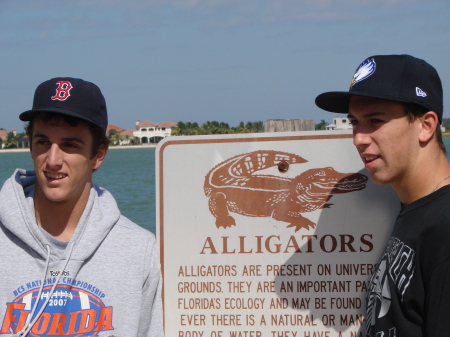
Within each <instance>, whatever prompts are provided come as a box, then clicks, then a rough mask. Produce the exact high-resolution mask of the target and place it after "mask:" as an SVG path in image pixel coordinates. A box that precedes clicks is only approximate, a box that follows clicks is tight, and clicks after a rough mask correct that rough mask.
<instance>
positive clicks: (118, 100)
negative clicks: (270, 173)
mask: <svg viewBox="0 0 450 337" xmlns="http://www.w3.org/2000/svg"><path fill="white" fill-rule="evenodd" d="M449 18H450V1H448V0H436V1H427V0H422V1H420V0H419V1H416V0H134V1H133V0H71V1H56V0H21V1H17V0H0V60H1V67H2V69H1V76H0V100H1V105H0V128H4V129H6V130H9V131H11V130H12V129H13V128H16V129H17V131H18V132H23V123H22V122H21V121H20V120H19V119H18V115H19V114H20V113H21V112H23V111H25V110H28V109H30V108H31V106H32V100H33V95H34V90H35V88H36V87H37V86H38V85H39V84H40V83H41V82H43V81H45V80H48V79H51V78H53V77H59V76H69V77H77V78H82V79H84V80H87V81H91V82H93V83H95V84H97V85H98V86H99V87H100V89H101V90H102V92H103V94H104V96H105V99H106V104H107V108H108V114H109V123H110V124H114V125H117V126H120V127H122V128H125V129H130V128H134V126H135V121H136V119H140V120H142V121H144V120H149V121H152V122H154V123H161V122H164V121H171V122H178V121H184V122H197V123H199V124H202V123H204V122H206V121H219V122H225V123H228V124H229V125H230V126H236V125H238V124H239V122H241V121H243V122H245V123H246V122H248V121H264V120H266V119H295V118H303V119H313V120H314V121H315V123H319V122H320V121H321V120H325V121H327V122H329V123H331V122H332V118H333V117H335V116H336V115H335V114H332V113H329V112H326V111H322V110H320V109H319V108H318V107H316V105H315V103H314V99H315V97H316V96H317V95H318V94H320V93H323V92H326V91H341V90H342V91H347V90H348V87H349V84H350V80H351V78H352V76H353V73H354V71H355V70H356V68H357V67H358V66H359V64H360V63H361V62H362V61H363V60H364V59H365V58H366V57H368V56H372V55H379V54H410V55H413V56H416V57H419V58H422V59H424V60H426V61H427V62H428V63H430V64H431V65H433V66H434V67H435V68H436V69H437V71H438V73H439V74H440V77H441V80H442V84H443V87H444V118H449V117H450V58H449V55H450V20H449Z"/></svg>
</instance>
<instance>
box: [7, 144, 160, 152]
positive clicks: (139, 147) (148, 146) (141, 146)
mask: <svg viewBox="0 0 450 337" xmlns="http://www.w3.org/2000/svg"><path fill="white" fill-rule="evenodd" d="M156 146H157V144H146V145H116V146H110V147H109V149H110V150H120V149H148V148H156ZM29 151H30V149H29V148H23V149H0V153H11V152H29Z"/></svg>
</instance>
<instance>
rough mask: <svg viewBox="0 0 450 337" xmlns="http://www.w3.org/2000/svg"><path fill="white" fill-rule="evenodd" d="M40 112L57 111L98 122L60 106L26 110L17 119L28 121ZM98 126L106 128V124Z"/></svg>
mask: <svg viewBox="0 0 450 337" xmlns="http://www.w3.org/2000/svg"><path fill="white" fill-rule="evenodd" d="M40 112H53V113H58V114H62V115H67V116H72V117H76V118H79V119H82V120H84V121H86V122H89V123H92V124H95V125H98V123H96V122H94V121H92V120H90V119H88V118H86V116H83V115H81V114H78V113H76V112H74V111H72V110H67V109H61V108H48V109H33V110H27V111H24V112H22V113H21V114H20V115H19V119H20V120H21V121H24V122H29V121H31V120H32V119H33V118H34V116H36V115H37V114H38V113H40ZM98 126H100V127H101V128H103V129H106V126H101V125H98Z"/></svg>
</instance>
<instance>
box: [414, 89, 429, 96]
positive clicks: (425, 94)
mask: <svg viewBox="0 0 450 337" xmlns="http://www.w3.org/2000/svg"><path fill="white" fill-rule="evenodd" d="M416 95H417V96H420V97H427V93H426V92H425V91H423V90H422V89H420V88H419V87H416Z"/></svg>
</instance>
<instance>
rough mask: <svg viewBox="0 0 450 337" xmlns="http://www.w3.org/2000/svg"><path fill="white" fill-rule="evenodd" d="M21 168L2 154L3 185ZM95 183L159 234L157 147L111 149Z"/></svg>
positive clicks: (26, 157)
mask: <svg viewBox="0 0 450 337" xmlns="http://www.w3.org/2000/svg"><path fill="white" fill-rule="evenodd" d="M444 143H445V146H446V147H447V150H448V152H449V153H450V138H444ZM447 157H449V156H448V155H447ZM449 159H450V158H449ZM18 167H20V168H24V169H33V162H32V160H31V157H30V154H29V152H11V153H0V185H3V182H4V181H5V180H6V179H7V178H9V177H10V176H11V175H12V173H13V172H14V170H15V169H16V168H18ZM94 183H96V184H97V185H99V186H102V187H104V188H106V189H107V190H108V191H110V192H111V193H112V194H113V195H114V197H115V198H116V201H117V204H118V205H119V208H120V210H121V212H122V214H123V215H125V216H126V217H127V218H129V219H130V220H132V221H134V222H135V223H137V224H138V225H140V226H142V227H144V228H147V229H148V230H150V231H152V232H153V233H155V228H156V207H155V202H156V191H155V149H154V148H131V149H113V150H110V151H109V152H108V154H107V156H106V159H105V161H104V162H103V164H102V166H101V167H100V169H98V170H97V171H96V172H95V173H94Z"/></svg>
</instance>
